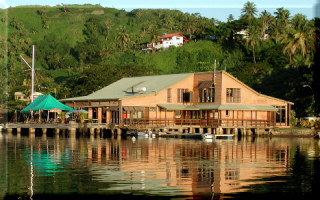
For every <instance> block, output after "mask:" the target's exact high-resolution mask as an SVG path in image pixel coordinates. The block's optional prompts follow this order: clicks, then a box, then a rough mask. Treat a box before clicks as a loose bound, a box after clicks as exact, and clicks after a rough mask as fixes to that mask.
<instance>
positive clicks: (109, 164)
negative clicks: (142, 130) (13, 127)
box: [0, 135, 319, 196]
mask: <svg viewBox="0 0 320 200" xmlns="http://www.w3.org/2000/svg"><path fill="white" fill-rule="evenodd" d="M1 140H6V141H12V143H10V145H11V146H13V147H11V148H12V149H13V151H14V152H13V154H12V155H15V156H16V155H18V154H19V153H22V154H23V155H24V159H25V161H27V162H29V164H30V163H32V181H33V183H32V185H33V187H35V189H33V191H32V193H33V192H37V189H36V188H38V190H39V187H44V186H40V184H48V183H46V182H45V181H48V180H49V179H48V178H46V179H40V178H39V177H41V176H47V177H50V176H52V177H54V182H51V183H52V186H46V188H45V189H46V191H50V190H51V192H61V190H65V192H68V188H69V189H70V188H75V187H76V188H77V191H78V192H81V190H84V191H85V190H88V188H86V187H90V188H89V189H93V190H96V191H99V192H107V191H121V192H123V191H143V192H147V193H149V194H155V195H158V194H159V195H190V196H192V195H208V194H211V193H222V194H227V193H238V192H246V190H248V189H247V188H250V185H253V184H265V182H262V181H261V182H258V181H257V180H262V179H263V178H268V177H273V176H284V175H286V174H287V172H288V170H289V168H290V163H292V162H291V160H292V155H293V153H294V151H295V148H296V147H297V146H299V147H300V148H302V149H304V150H305V151H306V152H314V147H313V144H314V143H313V141H312V140H311V139H299V138H295V139H286V138H273V139H270V138H255V139H254V138H251V137H250V138H243V139H242V140H239V141H238V140H217V141H214V142H204V141H202V140H187V139H164V138H154V139H150V138H142V139H137V140H136V141H132V140H131V138H130V137H129V138H127V139H119V138H116V139H111V138H107V139H104V138H96V139H93V138H77V139H75V138H41V137H33V138H28V137H20V138H18V137H15V136H9V135H7V136H5V137H2V138H1ZM2 143H3V141H2ZM18 144H19V145H20V147H19V148H15V147H14V145H16V146H18ZM21 146H22V147H21ZM4 150H5V149H4V148H0V154H1V155H5V152H4ZM318 153H319V152H318ZM8 156H11V155H8ZM21 163H22V162H21ZM21 163H18V164H19V165H20V164H21ZM2 165H8V163H5V162H4V161H3V162H2ZM9 165H10V164H9ZM7 168H8V167H7ZM9 168H10V167H9ZM3 169H4V168H2V171H3ZM27 169H28V170H29V171H28V172H27V171H26V172H24V173H25V174H29V175H24V176H27V177H26V180H31V179H30V177H31V175H30V169H31V168H30V167H27ZM11 170H12V169H11ZM84 170H87V172H85V173H86V174H88V175H87V176H90V177H89V178H86V179H83V180H80V178H79V179H77V180H76V181H78V182H77V183H75V182H72V183H71V182H70V183H69V182H68V179H67V178H64V176H66V174H68V173H70V174H72V173H77V172H78V173H84V172H83V171H84ZM11 172H12V171H11ZM6 174H7V173H6ZM59 174H62V175H59ZM69 176H71V175H69ZM87 180H90V181H93V182H94V185H91V186H88V185H86V183H85V181H87ZM37 181H38V183H37ZM59 181H65V182H64V183H60V182H59ZM79 181H83V183H79ZM26 182H28V181H26ZM103 183H108V185H105V184H103ZM1 184H3V185H5V182H4V183H1ZM55 184H62V185H64V189H61V188H62V187H61V186H59V187H58V186H55ZM68 184H70V185H68ZM75 184H78V185H75ZM100 184H101V185H100ZM79 185H80V186H81V187H80V186H79ZM21 187H23V186H21ZM3 188H5V186H3ZM29 188H30V187H29ZM70 190H71V189H70ZM96 191H92V192H96ZM29 193H31V192H29Z"/></svg>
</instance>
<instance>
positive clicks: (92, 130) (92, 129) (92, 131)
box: [90, 128, 94, 137]
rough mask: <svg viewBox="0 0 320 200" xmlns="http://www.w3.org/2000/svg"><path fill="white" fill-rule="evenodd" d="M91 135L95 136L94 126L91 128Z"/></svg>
mask: <svg viewBox="0 0 320 200" xmlns="http://www.w3.org/2000/svg"><path fill="white" fill-rule="evenodd" d="M90 137H94V128H90Z"/></svg>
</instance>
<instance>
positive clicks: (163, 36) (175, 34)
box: [158, 33, 186, 39]
mask: <svg viewBox="0 0 320 200" xmlns="http://www.w3.org/2000/svg"><path fill="white" fill-rule="evenodd" d="M174 36H182V37H183V38H186V36H184V35H183V34H182V33H171V34H166V35H162V36H158V38H159V39H165V38H171V37H174Z"/></svg>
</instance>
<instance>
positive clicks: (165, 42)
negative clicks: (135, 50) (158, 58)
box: [144, 33, 190, 51]
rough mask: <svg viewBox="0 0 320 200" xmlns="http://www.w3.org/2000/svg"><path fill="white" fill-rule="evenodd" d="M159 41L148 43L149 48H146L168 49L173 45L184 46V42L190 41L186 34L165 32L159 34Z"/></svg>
mask: <svg viewBox="0 0 320 200" xmlns="http://www.w3.org/2000/svg"><path fill="white" fill-rule="evenodd" d="M158 40H159V41H158V42H157V43H155V42H153V43H148V44H147V48H146V49H144V50H150V51H152V50H159V49H167V48H169V47H171V46H175V47H179V46H182V45H183V44H184V43H186V42H189V41H190V40H187V38H186V36H184V35H183V34H182V33H172V34H165V35H162V36H158Z"/></svg>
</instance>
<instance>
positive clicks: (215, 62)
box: [213, 59, 217, 84]
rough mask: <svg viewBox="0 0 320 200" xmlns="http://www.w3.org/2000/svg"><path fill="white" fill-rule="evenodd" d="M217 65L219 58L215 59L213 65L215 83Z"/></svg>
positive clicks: (214, 82) (214, 81)
mask: <svg viewBox="0 0 320 200" xmlns="http://www.w3.org/2000/svg"><path fill="white" fill-rule="evenodd" d="M216 66H217V60H216V59H215V60H214V66H213V84H216Z"/></svg>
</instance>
